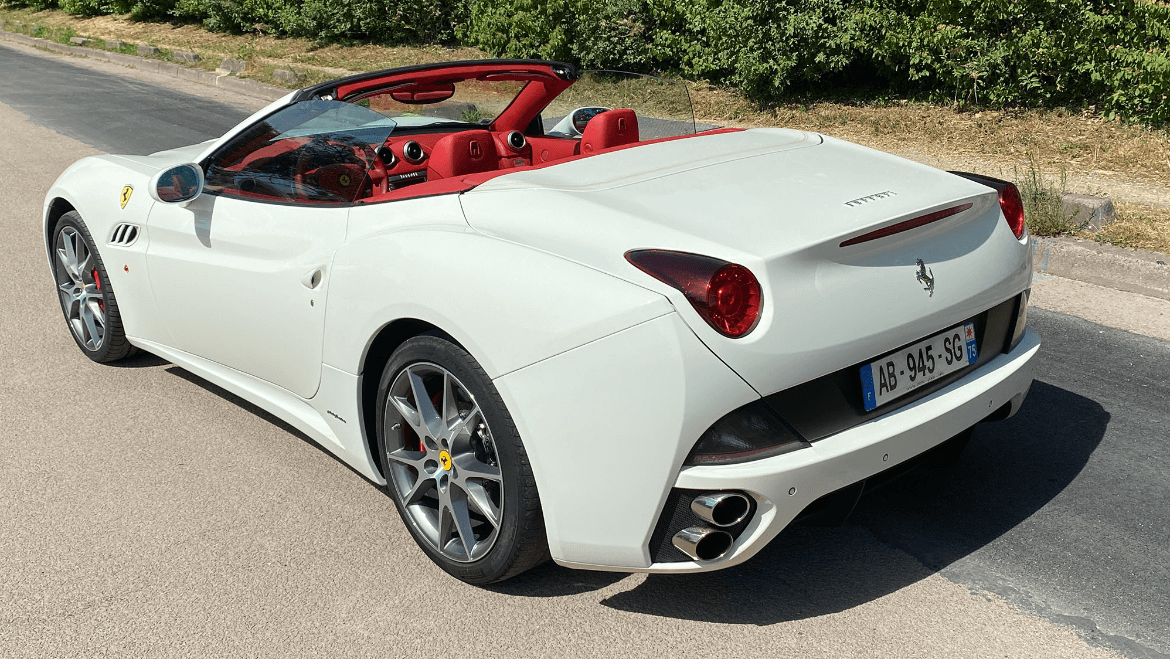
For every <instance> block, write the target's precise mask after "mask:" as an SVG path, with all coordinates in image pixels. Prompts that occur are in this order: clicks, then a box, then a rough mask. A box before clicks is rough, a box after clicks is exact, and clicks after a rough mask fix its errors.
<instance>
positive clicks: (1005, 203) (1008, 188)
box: [951, 172, 1028, 238]
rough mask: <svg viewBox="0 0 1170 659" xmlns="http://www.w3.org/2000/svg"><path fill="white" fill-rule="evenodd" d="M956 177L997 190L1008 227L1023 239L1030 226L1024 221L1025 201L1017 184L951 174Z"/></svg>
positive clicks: (972, 175) (977, 176)
mask: <svg viewBox="0 0 1170 659" xmlns="http://www.w3.org/2000/svg"><path fill="white" fill-rule="evenodd" d="M951 173H952V174H955V175H956V176H962V177H963V178H965V179H969V180H971V181H975V182H976V183H982V184H983V185H986V186H987V187H990V188H995V191H996V192H998V193H999V208H1000V210H1002V211H1003V217H1004V219H1005V220H1007V223H1008V226H1009V227H1011V230H1012V233H1014V234H1016V238H1023V237H1024V233H1026V232H1027V230H1028V226H1027V223H1026V222H1025V220H1024V200H1023V198H1022V197H1020V191H1019V189H1018V188H1016V184H1015V183H1012V182H1010V181H1001V180H1000V179H997V178H991V177H990V176H980V175H978V174H972V173H970V172H951Z"/></svg>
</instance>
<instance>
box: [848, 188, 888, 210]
mask: <svg viewBox="0 0 1170 659" xmlns="http://www.w3.org/2000/svg"><path fill="white" fill-rule="evenodd" d="M897 195H898V193H897V192H894V191H893V190H886V191H885V192H875V193H873V194H870V195H865V196H864V197H858V198H857V199H851V200H849V201H847V202H845V205H846V206H849V207H850V208H853V207H855V206H860V205H862V204H868V203H869V202H871V201H876V200H878V199H885V198H886V197H896V196H897Z"/></svg>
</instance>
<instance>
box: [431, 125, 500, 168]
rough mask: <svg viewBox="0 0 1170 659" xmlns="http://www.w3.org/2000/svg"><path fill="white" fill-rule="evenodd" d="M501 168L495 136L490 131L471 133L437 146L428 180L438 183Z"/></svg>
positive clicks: (436, 143) (446, 139) (462, 133)
mask: <svg viewBox="0 0 1170 659" xmlns="http://www.w3.org/2000/svg"><path fill="white" fill-rule="evenodd" d="M499 164H500V159H499V154H498V152H497V151H496V141H495V140H493V139H492V134H491V133H489V132H488V131H486V130H468V131H463V132H461V133H454V134H451V135H448V136H447V137H444V138H443V139H441V140H439V141H438V142H435V146H434V148H432V149H431V155H430V161H429V163H428V164H427V169H428V170H429V171H428V176H427V178H429V179H431V180H434V179H436V178H452V177H456V176H466V175H468V174H478V173H480V172H488V171H494V170H496V169H498V168H499Z"/></svg>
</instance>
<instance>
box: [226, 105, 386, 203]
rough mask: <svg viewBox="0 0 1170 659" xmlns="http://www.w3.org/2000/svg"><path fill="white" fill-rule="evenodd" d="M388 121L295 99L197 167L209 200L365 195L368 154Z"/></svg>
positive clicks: (337, 199)
mask: <svg viewBox="0 0 1170 659" xmlns="http://www.w3.org/2000/svg"><path fill="white" fill-rule="evenodd" d="M394 126H395V123H394V121H393V120H392V119H389V118H387V117H385V116H383V115H381V114H378V113H377V112H373V111H371V110H369V109H368V108H364V107H361V106H358V105H350V104H348V103H340V102H337V101H302V102H300V103H296V104H295V105H291V106H289V107H287V108H283V109H281V110H279V111H277V112H276V113H275V114H273V115H271V116H269V117H267V118H266V119H264V120H262V121H259V122H257V123H256V124H255V125H253V126H251V127H249V128H248V129H247V130H244V131H243V132H241V133H240V134H239V135H237V136H236V137H234V138H233V139H231V140H230V141H228V143H227V144H225V145H223V146H222V147H221V148H220V149H219V150H218V151H216V152H215V154H213V155H212V156H211V158H210V159H209V160H208V162H207V163H206V165H205V167H204V172H205V177H206V184H205V186H204V190H205V191H207V192H210V193H212V194H223V195H229V196H236V197H243V198H247V199H256V200H258V201H278V202H292V203H304V204H344V203H352V202H354V201H356V200H357V199H361V198H362V197H365V196H369V194H370V192H371V189H372V185H373V183H372V181H371V179H370V172H371V170H372V169H373V159H374V158H375V157H376V155H375V152H374V150H375V149H376V148H377V147H379V146H381V145H382V144H383V143H384V142H385V141H386V138H387V137H388V136H389V135H390V132H391V131H393V130H394Z"/></svg>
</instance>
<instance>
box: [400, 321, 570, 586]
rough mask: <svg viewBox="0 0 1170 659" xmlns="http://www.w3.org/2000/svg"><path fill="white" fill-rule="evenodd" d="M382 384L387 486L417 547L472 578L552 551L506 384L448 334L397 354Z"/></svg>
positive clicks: (515, 569) (500, 573)
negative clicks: (499, 387) (495, 381)
mask: <svg viewBox="0 0 1170 659" xmlns="http://www.w3.org/2000/svg"><path fill="white" fill-rule="evenodd" d="M380 385H381V386H380V388H379V400H380V401H381V402H380V409H379V413H378V445H379V453H380V456H379V457H380V459H381V464H382V470H383V473H384V475H385V476H386V481H387V488H388V490H389V493H390V495H391V496H392V497H393V499H394V502H395V504H396V505H397V507H398V510H399V513H400V514H401V516H402V519H403V521H404V522H406V526H407V528H408V529H409V530H410V532H411V534H412V535H413V536H414V538H415V540H416V541H417V542H418V544H419V546H420V547H422V549H423V550H424V551H425V552H426V553H427V554H428V555H429V556H430V557H431V559H432V560H434V561H435V562H436V563H438V564H439V565H440V566H441V567H442V568H443V569H445V570H447V572H449V573H451V574H453V575H454V576H456V577H458V578H460V579H463V580H464V581H467V582H469V583H490V582H493V581H499V580H502V579H506V578H508V577H510V576H513V575H515V574H518V573H519V572H522V571H524V570H526V569H528V568H530V567H532V566H533V565H536V564H538V563H540V562H541V561H543V560H544V559H545V558H546V557H547V551H548V549H547V541H546V539H545V536H544V525H543V519H542V518H541V514H540V507H539V499H538V498H537V494H536V484H535V482H534V481H533V479H532V476H531V469H530V468H529V467H528V457H527V454H526V453H525V452H524V447H523V444H522V443H521V442H520V437H519V435H518V433H517V432H516V429H515V426H514V425H513V424H512V420H511V417H510V416H508V414H507V410H506V409H505V408H504V405H503V402H502V401H501V400H500V397H499V393H498V392H497V391H496V390H495V387H494V386H493V385H492V383H491V380H490V379H489V378H488V377H487V375H486V373H484V372H483V369H482V368H480V366H479V364H478V363H476V362H475V360H474V359H473V358H472V357H471V356H470V355H468V354H467V352H465V351H464V350H463V349H462V348H460V347H459V346H457V345H455V344H454V343H452V342H451V341H449V340H447V339H446V338H445V337H440V336H432V335H424V336H420V337H416V338H414V339H411V340H409V341H407V342H406V343H404V344H403V345H402V346H401V347H400V348H399V349H398V350H397V351H396V352H395V353H394V355H393V356H392V357H391V359H390V362H389V363H388V364H387V366H386V370H385V371H384V372H383V375H382V380H381V383H380Z"/></svg>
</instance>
